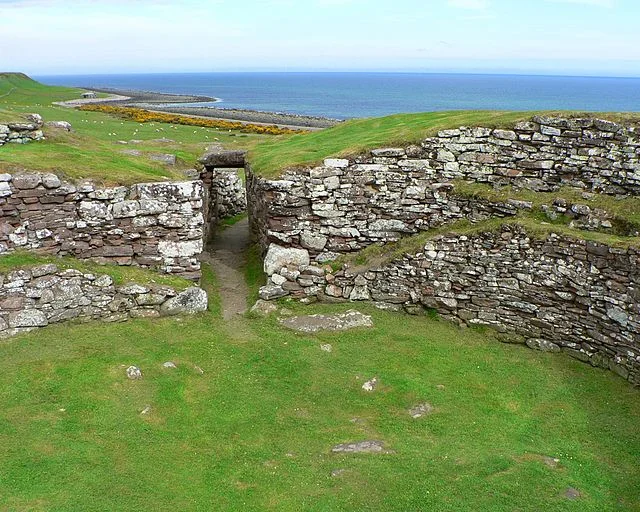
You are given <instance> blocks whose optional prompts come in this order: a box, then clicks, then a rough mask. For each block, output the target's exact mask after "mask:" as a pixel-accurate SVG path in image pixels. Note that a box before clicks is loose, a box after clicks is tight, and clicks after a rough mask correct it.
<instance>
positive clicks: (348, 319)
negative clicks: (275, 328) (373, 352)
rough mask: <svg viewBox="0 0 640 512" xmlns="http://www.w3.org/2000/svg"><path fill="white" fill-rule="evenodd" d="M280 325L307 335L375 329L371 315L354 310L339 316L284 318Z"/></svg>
mask: <svg viewBox="0 0 640 512" xmlns="http://www.w3.org/2000/svg"><path fill="white" fill-rule="evenodd" d="M280 323H281V324H282V325H284V326H285V327H288V328H289V329H293V330H294V331H298V332H306V333H314V332H319V331H346V330H348V329H356V328H358V327H373V320H372V319H371V317H370V316H369V315H365V314H363V313H360V312H359V311H354V310H350V311H347V312H346V313H340V314H337V315H305V316H294V317H291V318H282V319H280Z"/></svg>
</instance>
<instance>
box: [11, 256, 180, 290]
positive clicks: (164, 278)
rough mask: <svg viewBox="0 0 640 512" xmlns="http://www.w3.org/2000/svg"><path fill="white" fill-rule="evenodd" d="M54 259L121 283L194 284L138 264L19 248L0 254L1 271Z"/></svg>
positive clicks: (54, 261) (66, 266)
mask: <svg viewBox="0 0 640 512" xmlns="http://www.w3.org/2000/svg"><path fill="white" fill-rule="evenodd" d="M47 263H54V264H55V265H57V266H58V268H60V269H75V270H79V271H81V272H84V273H87V274H106V275H108V276H111V278H113V282H114V283H115V284H117V285H121V284H125V283H139V284H143V285H144V284H157V285H166V286H171V287H172V288H174V289H176V290H183V289H185V288H188V287H189V286H193V282H192V281H188V280H187V279H184V278H181V277H178V276H172V275H168V274H161V273H158V272H154V271H152V270H147V269H144V268H140V267H135V266H117V265H99V264H97V263H93V262H91V261H80V260H78V259H76V258H71V257H65V258H59V257H56V256H44V255H40V254H35V253H31V252H25V251H17V252H13V253H11V254H5V255H3V256H0V274H6V273H8V272H11V271H13V270H18V269H28V268H31V267H36V266H38V265H44V264H47Z"/></svg>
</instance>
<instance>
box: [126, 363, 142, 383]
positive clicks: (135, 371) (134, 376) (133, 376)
mask: <svg viewBox="0 0 640 512" xmlns="http://www.w3.org/2000/svg"><path fill="white" fill-rule="evenodd" d="M127 378H128V379H130V380H140V379H141V378H142V371H141V370H140V368H138V367H137V366H129V368H127Z"/></svg>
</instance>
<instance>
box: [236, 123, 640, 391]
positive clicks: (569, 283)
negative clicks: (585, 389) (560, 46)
mask: <svg viewBox="0 0 640 512" xmlns="http://www.w3.org/2000/svg"><path fill="white" fill-rule="evenodd" d="M456 179H462V180H466V181H470V182H476V183H486V184H490V185H493V186H496V187H499V186H504V185H512V186H514V187H516V188H524V189H529V190H533V191H539V192H553V191H558V190H559V189H560V188H561V187H571V188H574V189H577V190H579V191H581V192H583V193H586V194H591V193H600V194H607V195H612V196H636V195H638V194H639V193H640V139H639V137H638V134H637V132H636V128H635V127H633V126H622V125H620V124H617V123H612V122H610V121H605V120H597V119H564V118H548V117H534V118H533V120H532V121H529V122H523V123H519V124H517V126H516V127H515V129H513V130H499V129H487V128H460V129H457V130H445V131H442V132H440V133H439V134H438V135H437V136H436V137H431V138H428V139H426V140H424V141H423V142H422V143H421V144H419V145H411V146H407V147H403V148H386V149H378V150H373V151H371V152H370V153H368V154H366V155H361V156H358V157H354V158H350V159H327V160H325V162H324V164H323V165H321V166H318V167H314V168H306V169H291V170H289V171H287V172H286V173H285V174H284V175H283V176H282V178H281V179H277V180H270V179H265V178H262V177H260V176H257V175H255V174H254V173H252V172H250V170H249V172H248V176H247V189H248V199H249V205H248V210H249V214H250V221H251V226H252V231H253V235H254V237H255V239H256V240H257V241H258V242H259V244H260V245H261V246H262V248H263V250H264V251H265V253H266V257H265V272H266V273H267V275H268V276H269V280H268V283H267V286H265V287H263V288H262V289H261V292H260V295H261V298H263V299H273V298H278V297H282V296H286V295H292V296H294V297H297V298H303V299H305V300H307V301H308V300H316V299H320V300H326V301H373V302H374V303H376V304H378V305H379V306H381V307H386V308H396V309H404V310H406V311H408V312H410V313H420V312H424V310H425V308H427V309H428V308H433V309H436V310H437V311H438V312H439V313H440V315H442V316H443V317H444V318H447V319H449V320H453V321H456V322H458V323H464V324H482V325H490V326H492V327H495V328H496V329H498V330H499V331H501V332H503V333H504V334H505V337H506V338H508V339H509V340H510V341H516V342H522V343H526V344H527V345H528V346H530V347H532V348H536V349H540V350H550V351H565V352H567V353H569V354H571V355H572V356H574V357H577V358H579V359H581V360H584V361H589V362H590V363H592V364H594V365H596V366H602V367H607V368H610V369H612V370H614V371H616V372H617V373H619V374H620V375H621V376H623V377H624V378H627V379H629V381H630V382H632V383H633V384H635V385H640V338H639V332H638V327H639V325H638V324H639V322H640V316H639V315H640V304H639V302H640V301H639V299H640V291H639V290H638V282H639V280H640V277H639V274H638V272H637V270H636V264H637V263H638V254H640V252H639V250H638V249H637V248H634V247H630V248H618V247H614V246H608V245H606V244H602V243H593V242H586V241H584V240H583V239H578V238H571V237H567V236H558V235H549V236H548V237H546V238H544V237H543V238H540V237H539V236H537V237H536V236H530V235H529V234H528V233H527V232H526V230H525V228H523V227H521V226H519V225H518V224H517V221H516V222H515V223H514V222H511V223H506V224H505V225H503V226H502V228H500V229H499V230H497V231H495V230H494V231H491V232H486V233H483V232H478V233H476V234H473V235H460V234H450V235H443V236H437V237H434V238H433V239H432V240H431V241H429V242H428V243H426V245H424V247H423V248H422V250H416V253H415V254H410V255H406V256H404V257H403V258H401V259H397V260H395V261H392V262H389V263H387V264H384V265H380V266H374V267H372V268H367V269H355V268H348V267H346V268H344V269H343V270H340V271H334V270H333V269H332V268H331V267H330V266H326V265H325V266H323V264H324V263H326V262H328V261H331V260H334V259H336V258H337V257H338V256H339V255H340V254H344V253H349V252H354V251H359V250H361V249H363V248H366V247H367V246H370V245H372V244H384V243H387V242H392V241H396V240H398V239H399V238H401V237H403V236H406V235H411V234H415V233H418V232H421V231H426V230H429V229H432V228H435V227H439V226H442V225H446V224H450V223H452V222H454V221H456V220H459V219H463V218H464V219H468V220H470V221H472V222H477V221H481V220H486V219H490V218H494V217H500V218H503V217H513V216H515V215H516V214H517V213H519V212H520V211H522V210H529V209H531V208H532V205H531V204H530V203H526V202H523V201H515V200H509V201H506V202H491V201H488V200H484V199H474V198H469V197H463V196H462V195H456V191H455V188H454V183H452V181H453V180H456ZM547 212H548V215H550V216H553V215H555V214H564V213H567V212H568V213H570V214H571V216H572V217H573V222H572V224H573V226H574V227H577V228H580V229H585V230H598V231H605V232H606V231H607V230H610V229H611V228H612V224H613V222H612V221H613V220H615V219H613V218H612V217H611V215H609V213H608V212H603V211H595V210H592V209H591V208H589V207H588V206H586V205H583V204H573V205H572V204H569V203H567V202H566V201H564V202H563V201H557V202H554V203H553V204H552V205H549V206H548V207H547ZM631 228H633V229H631ZM631 228H630V232H629V233H626V234H629V235H637V233H636V232H635V231H634V230H635V227H633V226H631ZM631 245H633V244H631Z"/></svg>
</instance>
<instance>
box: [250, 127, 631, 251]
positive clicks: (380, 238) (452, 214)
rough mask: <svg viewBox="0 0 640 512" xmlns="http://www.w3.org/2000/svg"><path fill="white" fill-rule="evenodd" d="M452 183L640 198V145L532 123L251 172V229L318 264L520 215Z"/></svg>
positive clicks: (620, 133)
mask: <svg viewBox="0 0 640 512" xmlns="http://www.w3.org/2000/svg"><path fill="white" fill-rule="evenodd" d="M454 179H465V180H469V181H473V182H478V183H488V184H492V185H496V186H498V185H513V186H516V187H520V188H526V189H530V190H535V191H556V190H558V189H559V188H560V187H562V186H569V187H577V188H580V189H581V190H585V191H591V192H598V193H603V194H611V195H618V194H630V195H637V194H638V193H639V192H640V138H639V137H638V133H637V132H636V130H635V128H634V127H626V126H622V125H620V124H616V123H612V122H610V121H604V120H597V119H562V118H547V117H535V118H534V119H533V120H532V121H530V122H522V123H518V124H517V126H516V127H515V129H514V130H498V129H495V130H492V129H488V128H460V129H456V130H445V131H442V132H440V133H439V134H438V136H436V137H431V138H428V139H426V140H424V141H423V142H422V143H421V144H419V145H411V146H407V147H404V148H387V149H379V150H374V151H371V152H370V153H369V154H367V155H363V156H360V157H357V158H352V159H327V160H325V162H324V164H323V165H321V166H318V167H314V168H306V169H295V170H291V171H289V172H287V173H285V174H284V175H283V176H282V178H281V179H278V180H269V179H264V178H262V177H260V176H257V175H255V174H253V173H251V172H250V170H249V173H248V178H247V185H248V195H249V211H250V220H251V224H252V230H253V233H254V237H255V238H256V240H257V241H258V242H259V243H260V245H261V246H262V247H263V249H264V250H266V249H267V247H268V246H269V244H271V243H277V244H281V245H285V246H290V247H300V248H304V249H307V250H308V251H309V252H310V254H311V255H312V256H313V257H317V256H320V261H322V260H323V259H325V260H328V259H331V258H332V257H334V256H335V254H334V253H344V252H350V251H358V250H360V249H362V248H364V247H366V246H368V245H370V244H372V243H378V242H388V241H394V240H397V239H398V238H400V237H401V236H403V235H406V234H411V233H416V232H419V231H422V230H427V229H430V228H433V227H436V226H439V225H442V224H445V223H448V222H451V221H454V220H457V219H459V218H462V217H467V218H470V219H472V220H478V219H480V218H486V217H489V216H494V215H500V216H504V215H509V214H510V213H511V212H513V211H514V210H516V209H517V208H518V207H526V205H518V204H517V203H515V204H509V205H506V209H505V206H504V205H499V207H498V209H497V210H496V209H495V208H492V207H491V206H490V205H486V204H482V203H478V202H473V201H471V202H470V201H465V200H463V199H461V198H457V199H456V198H452V194H451V191H452V186H451V183H450V182H451V180H454Z"/></svg>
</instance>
